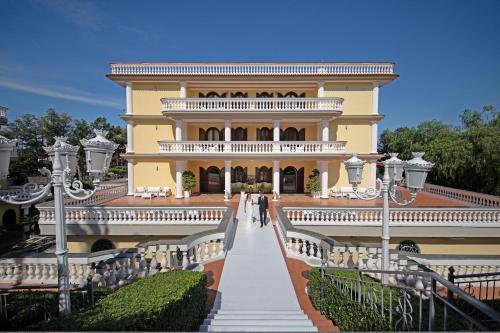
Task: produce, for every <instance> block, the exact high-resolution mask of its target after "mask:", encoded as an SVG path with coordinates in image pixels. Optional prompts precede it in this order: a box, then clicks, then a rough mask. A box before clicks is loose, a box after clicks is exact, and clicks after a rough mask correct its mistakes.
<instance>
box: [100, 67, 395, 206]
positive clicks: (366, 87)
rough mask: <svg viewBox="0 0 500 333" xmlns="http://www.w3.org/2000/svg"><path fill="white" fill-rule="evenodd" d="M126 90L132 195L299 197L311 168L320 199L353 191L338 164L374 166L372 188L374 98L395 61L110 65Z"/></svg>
mask: <svg viewBox="0 0 500 333" xmlns="http://www.w3.org/2000/svg"><path fill="white" fill-rule="evenodd" d="M107 76H108V78H109V79H111V80H113V81H114V82H115V83H117V84H119V85H121V86H123V87H124V88H125V90H126V112H125V115H123V116H122V118H123V120H125V121H126V123H127V139H128V140H127V142H128V144H127V152H126V154H125V157H126V159H127V160H128V194H129V195H132V194H134V192H136V191H137V188H140V187H145V186H161V187H169V188H171V189H172V192H173V194H174V195H175V197H176V198H182V197H183V196H184V191H183V187H182V172H183V171H185V170H191V171H192V172H193V173H194V174H195V178H196V182H197V186H196V188H195V189H194V192H200V193H226V195H229V193H231V192H232V193H234V192H239V191H240V187H241V184H242V183H248V184H261V183H264V189H265V191H266V192H268V193H276V195H279V194H280V193H304V192H307V190H306V188H305V184H306V183H307V179H308V175H309V174H310V173H311V172H312V171H313V169H317V170H319V172H320V178H321V197H322V198H327V197H328V196H329V191H330V189H331V188H332V187H336V188H340V187H343V186H349V184H348V182H347V179H346V175H345V172H343V163H342V161H344V160H346V159H347V158H348V156H350V155H351V154H352V153H353V152H356V153H358V154H359V156H360V157H361V158H363V159H364V160H367V161H368V162H370V163H371V167H370V168H365V171H364V173H365V174H364V175H363V176H364V177H363V179H364V180H365V181H364V183H363V184H361V186H364V187H369V186H370V185H373V184H374V182H375V176H376V172H375V161H376V160H377V159H378V158H379V157H380V156H379V155H378V154H377V123H378V122H379V121H380V120H381V119H383V115H381V114H380V113H379V102H378V101H379V90H380V88H382V87H383V86H384V85H386V84H388V83H390V82H391V81H392V80H394V79H396V78H397V77H398V74H396V73H395V72H394V64H393V63H113V64H111V73H110V74H108V75H107Z"/></svg>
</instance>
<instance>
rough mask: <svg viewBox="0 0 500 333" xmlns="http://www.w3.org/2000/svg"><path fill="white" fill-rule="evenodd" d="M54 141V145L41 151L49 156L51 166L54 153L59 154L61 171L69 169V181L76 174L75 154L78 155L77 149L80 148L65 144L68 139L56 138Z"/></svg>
mask: <svg viewBox="0 0 500 333" xmlns="http://www.w3.org/2000/svg"><path fill="white" fill-rule="evenodd" d="M54 139H55V140H56V142H55V143H54V145H52V146H49V147H43V149H44V150H45V151H46V152H47V154H48V155H49V158H50V160H51V161H52V165H54V157H55V152H56V151H58V152H59V159H60V161H61V165H62V168H63V171H64V170H66V168H69V176H70V179H71V178H73V177H74V176H75V174H76V163H77V160H76V154H77V153H78V149H80V147H79V146H72V145H70V144H69V143H67V142H66V140H67V139H68V138H66V137H64V136H56V137H55V138H54Z"/></svg>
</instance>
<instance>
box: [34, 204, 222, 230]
mask: <svg viewBox="0 0 500 333" xmlns="http://www.w3.org/2000/svg"><path fill="white" fill-rule="evenodd" d="M37 208H38V209H39V211H40V220H39V222H38V223H39V224H41V225H43V224H55V210H54V207H51V206H46V205H43V206H41V205H39V206H37ZM227 209H228V208H227V207H226V206H202V207H189V206H187V207H181V206H158V207H154V206H129V207H113V206H95V207H82V206H80V207H76V206H67V207H66V208H65V211H64V213H65V221H66V224H129V225H130V224H188V225H192V224H213V225H217V224H219V223H220V222H221V220H222V219H223V217H224V214H225V213H226V212H227Z"/></svg>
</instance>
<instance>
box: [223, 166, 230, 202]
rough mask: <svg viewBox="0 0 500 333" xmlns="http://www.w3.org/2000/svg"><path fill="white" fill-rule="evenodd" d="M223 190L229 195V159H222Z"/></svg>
mask: <svg viewBox="0 0 500 333" xmlns="http://www.w3.org/2000/svg"><path fill="white" fill-rule="evenodd" d="M224 191H225V192H226V193H228V194H229V197H231V161H230V160H229V161H224Z"/></svg>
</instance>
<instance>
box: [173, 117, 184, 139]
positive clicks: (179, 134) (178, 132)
mask: <svg viewBox="0 0 500 333" xmlns="http://www.w3.org/2000/svg"><path fill="white" fill-rule="evenodd" d="M182 127H183V126H182V120H176V121H175V141H182Z"/></svg>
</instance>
